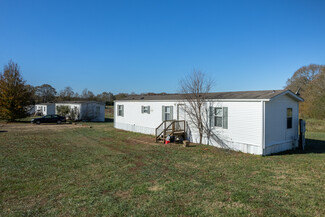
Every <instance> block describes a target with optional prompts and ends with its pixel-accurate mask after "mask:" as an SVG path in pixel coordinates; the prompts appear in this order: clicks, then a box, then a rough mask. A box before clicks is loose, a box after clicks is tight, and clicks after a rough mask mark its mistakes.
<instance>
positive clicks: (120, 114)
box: [117, 105, 124, 117]
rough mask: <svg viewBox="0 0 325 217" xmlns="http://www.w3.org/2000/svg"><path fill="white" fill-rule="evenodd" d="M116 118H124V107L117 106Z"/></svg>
mask: <svg viewBox="0 0 325 217" xmlns="http://www.w3.org/2000/svg"><path fill="white" fill-rule="evenodd" d="M117 116H122V117H123V116H124V105H117Z"/></svg>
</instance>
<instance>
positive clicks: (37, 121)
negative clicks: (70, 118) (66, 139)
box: [31, 115, 67, 124]
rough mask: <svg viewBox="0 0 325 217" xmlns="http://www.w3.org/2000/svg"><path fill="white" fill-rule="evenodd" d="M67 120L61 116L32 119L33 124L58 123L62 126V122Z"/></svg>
mask: <svg viewBox="0 0 325 217" xmlns="http://www.w3.org/2000/svg"><path fill="white" fill-rule="evenodd" d="M66 120H67V119H66V118H65V117H63V116H60V115H45V116H43V117H41V118H35V119H32V121H31V122H32V123H34V124H40V123H57V124H61V123H62V122H66Z"/></svg>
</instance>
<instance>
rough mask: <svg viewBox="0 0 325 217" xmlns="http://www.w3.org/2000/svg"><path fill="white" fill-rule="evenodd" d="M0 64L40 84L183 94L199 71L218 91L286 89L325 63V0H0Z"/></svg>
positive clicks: (98, 90)
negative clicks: (182, 84) (11, 64)
mask: <svg viewBox="0 0 325 217" xmlns="http://www.w3.org/2000/svg"><path fill="white" fill-rule="evenodd" d="M0 9H1V13H0V65H1V67H3V66H4V65H5V64H6V63H8V61H9V60H10V59H12V60H13V61H15V62H17V63H18V64H19V65H20V67H21V70H22V74H23V77H24V78H25V79H26V80H27V82H28V83H30V84H32V85H41V84H44V83H48V84H51V85H52V86H54V87H55V88H56V89H57V90H60V89H63V88H64V87H65V86H71V87H72V88H73V89H74V91H77V92H81V91H82V90H83V89H84V88H88V89H89V90H91V91H93V92H94V93H100V92H103V91H111V92H113V93H119V92H136V93H142V92H176V91H177V90H178V89H179V88H178V87H177V86H178V82H179V80H180V79H181V78H182V77H184V76H186V75H187V74H188V73H189V72H191V71H192V70H193V68H196V69H200V70H201V71H203V72H205V73H206V74H208V75H210V76H211V77H213V78H214V80H215V86H214V88H213V91H238V90H263V89H281V88H283V86H284V85H285V82H286V80H287V78H289V77H290V76H291V75H292V74H293V73H294V72H295V71H296V70H297V69H298V68H299V67H301V66H303V65H308V64H310V63H316V64H324V60H325V49H324V48H325V13H324V11H325V1H323V0H319V1H317V0H314V1H312V0H306V1H299V0H294V1H286V0H281V1H276V0H272V1H271V0H270V1H216V0H215V1H189V0H187V1H166V0H163V1H154V0H148V1H135V0H134V1H125V0H116V1H94V0H93V1H90V0H89V1H82V0H78V1H72V0H69V1H59V0H52V1H43V0H39V1H34V0H28V1H26V0H22V1H16V0H1V1H0Z"/></svg>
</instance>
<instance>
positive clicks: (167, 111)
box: [162, 106, 173, 121]
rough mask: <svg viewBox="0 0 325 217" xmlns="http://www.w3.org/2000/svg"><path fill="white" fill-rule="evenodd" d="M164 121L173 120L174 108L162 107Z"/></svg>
mask: <svg viewBox="0 0 325 217" xmlns="http://www.w3.org/2000/svg"><path fill="white" fill-rule="evenodd" d="M162 120H163V121H170V120H173V106H163V107H162Z"/></svg>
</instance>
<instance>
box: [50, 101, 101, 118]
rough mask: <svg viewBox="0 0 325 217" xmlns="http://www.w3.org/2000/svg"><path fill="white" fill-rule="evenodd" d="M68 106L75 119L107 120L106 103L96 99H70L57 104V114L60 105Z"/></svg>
mask: <svg viewBox="0 0 325 217" xmlns="http://www.w3.org/2000/svg"><path fill="white" fill-rule="evenodd" d="M62 106H63V107H67V108H68V109H69V110H70V112H69V114H68V115H69V116H71V114H72V113H73V116H74V120H83V121H105V103H103V102H96V101H68V102H59V103H56V104H55V114H59V112H58V110H59V109H60V107H62Z"/></svg>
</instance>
